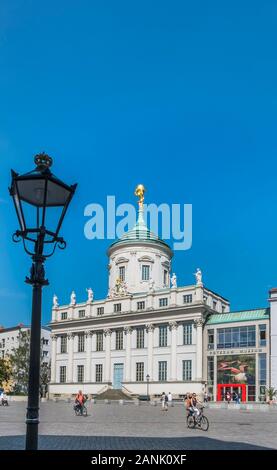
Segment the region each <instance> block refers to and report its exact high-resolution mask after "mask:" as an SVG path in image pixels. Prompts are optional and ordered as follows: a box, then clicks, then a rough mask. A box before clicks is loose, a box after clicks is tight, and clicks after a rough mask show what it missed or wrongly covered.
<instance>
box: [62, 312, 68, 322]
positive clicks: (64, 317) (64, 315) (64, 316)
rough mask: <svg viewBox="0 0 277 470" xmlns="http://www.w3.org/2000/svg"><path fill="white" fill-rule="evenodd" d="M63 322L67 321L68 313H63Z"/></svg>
mask: <svg viewBox="0 0 277 470" xmlns="http://www.w3.org/2000/svg"><path fill="white" fill-rule="evenodd" d="M62 320H67V312H62Z"/></svg>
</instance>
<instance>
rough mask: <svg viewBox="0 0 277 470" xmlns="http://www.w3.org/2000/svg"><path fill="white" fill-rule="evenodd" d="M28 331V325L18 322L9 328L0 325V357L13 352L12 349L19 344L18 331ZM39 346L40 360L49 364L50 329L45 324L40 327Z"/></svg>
mask: <svg viewBox="0 0 277 470" xmlns="http://www.w3.org/2000/svg"><path fill="white" fill-rule="evenodd" d="M25 331H28V332H30V328H29V327H28V326H24V325H23V324H19V325H17V326H13V327H11V328H4V327H0V357H1V358H4V357H7V356H9V355H11V354H12V353H13V350H14V349H17V348H18V346H19V333H20V332H25ZM41 348H42V362H44V363H46V364H50V356H51V331H50V328H49V327H47V326H43V327H42V328H41Z"/></svg>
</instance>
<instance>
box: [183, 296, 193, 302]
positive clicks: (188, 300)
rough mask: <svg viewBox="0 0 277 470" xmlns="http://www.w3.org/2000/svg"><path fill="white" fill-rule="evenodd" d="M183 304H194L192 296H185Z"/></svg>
mask: <svg viewBox="0 0 277 470" xmlns="http://www.w3.org/2000/svg"><path fill="white" fill-rule="evenodd" d="M183 302H184V304H191V303H192V294H187V295H183Z"/></svg>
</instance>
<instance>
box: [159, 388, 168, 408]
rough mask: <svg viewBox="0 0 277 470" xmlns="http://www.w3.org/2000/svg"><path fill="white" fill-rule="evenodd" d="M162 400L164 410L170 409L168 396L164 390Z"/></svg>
mask: <svg viewBox="0 0 277 470" xmlns="http://www.w3.org/2000/svg"><path fill="white" fill-rule="evenodd" d="M161 402H162V411H167V409H168V396H167V395H166V394H165V393H164V392H163V393H162V396H161Z"/></svg>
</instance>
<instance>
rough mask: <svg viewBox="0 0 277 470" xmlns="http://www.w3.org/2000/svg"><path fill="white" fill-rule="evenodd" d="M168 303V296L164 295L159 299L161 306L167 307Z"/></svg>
mask: <svg viewBox="0 0 277 470" xmlns="http://www.w3.org/2000/svg"><path fill="white" fill-rule="evenodd" d="M167 304H168V299H167V297H164V298H162V299H159V306H160V307H167Z"/></svg>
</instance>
